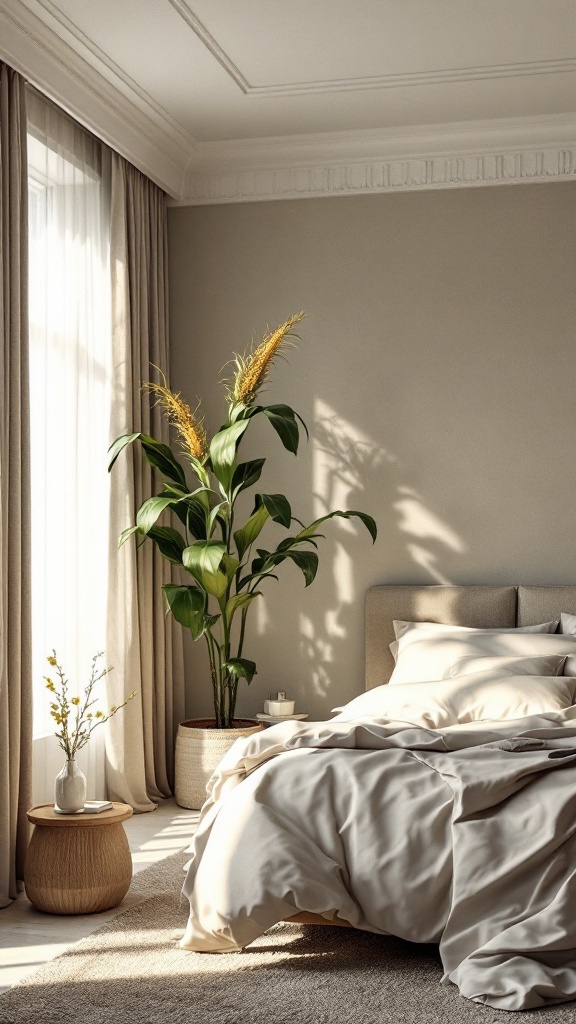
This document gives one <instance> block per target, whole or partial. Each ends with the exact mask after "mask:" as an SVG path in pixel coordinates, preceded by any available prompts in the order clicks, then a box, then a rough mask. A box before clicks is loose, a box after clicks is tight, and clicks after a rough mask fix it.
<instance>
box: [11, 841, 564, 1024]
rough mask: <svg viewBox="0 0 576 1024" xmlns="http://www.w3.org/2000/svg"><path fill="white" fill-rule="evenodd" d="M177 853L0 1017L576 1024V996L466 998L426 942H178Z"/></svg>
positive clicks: (284, 932)
mask: <svg viewBox="0 0 576 1024" xmlns="http://www.w3.org/2000/svg"><path fill="white" fill-rule="evenodd" d="M185 859H186V855H185V854H184V853H178V854H175V855H174V856H172V857H169V858H167V859H166V860H164V861H161V862H160V863H159V864H155V865H153V866H152V867H151V868H148V869H147V870H146V871H143V872H142V873H141V874H139V875H137V876H136V877H135V878H134V879H133V883H132V887H131V890H130V894H129V896H128V897H127V904H126V906H127V909H126V911H125V912H124V913H122V914H120V915H119V916H118V917H115V918H114V919H113V920H112V921H110V922H109V923H108V924H106V925H104V926H103V927H102V928H101V929H100V930H99V931H97V932H94V933H93V934H92V935H90V936H89V937H88V938H86V939H84V940H83V941H82V942H79V943H78V944H77V945H76V946H74V947H73V948H72V949H70V950H69V951H68V952H67V953H64V954H63V955H62V956H60V957H57V958H56V959H55V960H53V961H52V962H51V963H48V964H46V965H45V966H44V967H42V968H41V969H40V970H39V971H37V972H36V973H35V974H33V975H31V976H30V977H29V978H27V979H25V980H24V981H23V982H21V983H20V984H19V985H17V986H15V988H13V989H11V990H10V991H9V992H7V993H5V994H4V995H2V996H0V1024H135V1022H137V1024H468V1022H481V1021H482V1022H483V1024H494V1022H496V1021H498V1022H499V1024H500V1022H501V1021H504V1020H506V1021H508V1024H511V1021H513V1020H515V1019H517V1020H518V1024H524V1022H526V1021H536V1020H538V1021H540V1022H541V1024H576V1003H568V1004H565V1005H562V1006H553V1007H550V1008H547V1009H544V1010H529V1011H525V1012H523V1013H521V1014H519V1015H518V1017H517V1018H516V1015H515V1014H510V1013H506V1012H505V1011H497V1010H493V1009H491V1008H489V1007H485V1006H480V1005H478V1004H476V1003H470V1002H468V1001H467V1000H465V999H462V998H461V997H460V996H459V995H458V991H457V989H456V988H455V987H454V986H453V985H451V986H450V987H449V988H443V987H441V985H440V979H441V976H442V968H441V965H440V960H439V957H438V951H437V949H436V947H433V946H418V945H412V944H410V943H407V942H402V941H400V940H398V939H392V938H388V937H383V936H378V935H371V934H369V933H368V932H357V931H353V930H352V929H350V930H348V929H345V928H330V927H321V926H313V925H306V926H302V925H289V924H280V925H277V926H276V927H275V928H273V929H271V930H270V931H269V932H267V933H266V935H263V936H262V937H261V938H260V939H258V940H257V941H256V942H254V943H253V944H252V945H251V946H250V947H249V948H248V949H246V950H245V951H244V952H242V953H227V954H224V955H222V954H220V955H219V954H214V955H211V954H200V953H187V952H183V951H182V950H180V949H178V947H177V940H178V939H179V938H180V936H181V934H182V932H183V930H184V925H185V922H186V916H187V910H188V904H187V902H186V901H181V899H180V887H181V884H182V880H183V872H182V865H183V864H184V862H185Z"/></svg>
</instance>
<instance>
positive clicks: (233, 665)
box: [109, 313, 376, 807]
mask: <svg viewBox="0 0 576 1024" xmlns="http://www.w3.org/2000/svg"><path fill="white" fill-rule="evenodd" d="M303 315H304V314H303V313H297V314H296V315H295V316H292V317H290V318H289V319H288V320H287V321H286V322H285V323H283V324H281V325H280V326H279V327H278V328H277V329H276V330H275V331H272V332H270V333H267V334H266V335H265V337H264V339H263V341H262V342H261V343H260V344H259V345H258V346H257V347H256V348H254V349H253V350H251V351H250V352H249V353H248V354H246V355H245V356H236V358H235V363H234V373H233V377H232V380H231V381H229V382H227V391H226V404H227V409H228V414H227V418H226V422H225V423H224V424H223V426H222V427H220V429H219V430H218V431H217V433H216V434H214V436H213V437H212V439H211V440H209V439H208V436H207V434H206V430H205V428H204V424H203V419H202V416H201V415H200V412H199V409H198V408H196V410H195V411H194V412H192V410H191V409H190V407H189V405H188V404H187V403H186V402H185V401H184V400H183V399H182V397H181V396H180V394H176V393H174V392H172V391H171V390H170V389H169V388H168V387H167V385H166V381H165V379H164V378H163V381H162V383H161V384H155V383H147V384H145V385H144V386H145V387H146V388H147V389H148V390H149V391H150V392H151V393H152V394H153V395H154V396H155V397H156V399H157V401H158V402H159V403H160V405H161V407H162V409H163V410H164V412H165V413H166V415H167V417H168V420H169V422H170V423H171V425H172V426H173V427H174V428H175V430H176V433H177V435H178V440H179V445H180V452H179V458H177V457H176V455H175V454H174V452H173V450H172V448H171V447H169V446H168V445H166V444H162V443H161V442H160V441H157V440H156V439H155V438H153V437H149V436H147V435H144V434H142V433H140V432H137V433H132V434H125V435H123V436H122V437H119V438H118V439H117V440H116V441H115V442H114V444H113V445H112V446H111V448H110V456H111V457H110V466H109V468H110V469H112V467H113V465H114V463H115V461H116V459H117V458H118V456H119V454H120V453H121V452H122V451H123V449H124V448H126V447H127V446H128V445H130V444H132V443H133V442H135V441H138V442H139V443H140V445H141V448H142V451H143V453H144V456H145V457H146V459H147V460H148V462H149V463H150V464H151V465H152V466H153V467H154V468H155V469H156V470H158V472H159V473H160V475H161V477H162V480H163V486H162V489H161V491H160V493H159V494H157V495H155V496H153V497H150V498H148V499H147V500H146V501H144V503H143V504H142V506H141V507H140V509H139V510H138V513H137V516H136V523H135V525H134V526H131V527H129V528H128V529H127V530H125V531H124V532H123V534H122V536H121V537H120V541H119V544H123V543H124V542H125V541H126V540H127V539H128V538H129V537H131V536H132V534H138V535H140V536H141V537H143V538H147V539H149V540H151V541H152V542H153V543H155V544H157V546H158V548H159V549H160V551H161V553H162V555H163V556H164V557H165V558H167V559H168V560H169V561H170V562H172V563H173V564H174V565H177V566H180V567H181V568H182V569H183V570H184V571H185V572H186V573H188V574H189V577H191V579H190V581H189V582H187V583H184V584H165V585H164V587H163V590H164V594H165V597H166V601H167V605H168V607H169V609H170V611H171V612H172V614H173V615H174V617H175V619H176V620H177V621H178V622H179V623H180V624H181V625H182V626H184V627H185V628H186V629H189V630H190V632H191V634H192V637H193V639H194V640H200V639H203V640H204V642H205V643H206V646H207V649H208V658H209V664H210V675H211V680H212V691H213V697H214V720H213V721H205V720H203V721H197V722H185V723H182V724H181V725H180V727H179V730H178V737H177V742H176V800H177V802H178V803H179V804H181V805H182V806H185V807H198V806H201V804H202V802H203V800H204V795H205V785H206V781H207V779H208V778H209V776H210V774H211V769H210V768H206V769H205V771H204V773H203V775H202V777H198V778H197V779H196V780H193V779H191V778H189V776H190V774H191V773H190V772H187V771H186V769H185V768H183V766H182V762H183V761H184V760H190V761H191V762H195V763H197V765H198V766H199V765H200V763H201V762H203V763H204V765H205V766H206V762H207V757H206V750H204V751H203V752H202V755H201V756H200V752H199V751H198V750H197V749H196V748H194V749H195V751H196V752H195V753H194V754H191V753H190V751H191V749H192V748H191V743H193V742H194V743H196V744H198V743H200V742H201V741H202V742H203V743H204V744H209V745H210V746H211V747H213V748H214V750H213V755H212V763H213V767H215V766H216V764H217V763H218V760H220V758H221V757H222V756H223V754H224V753H225V751H226V748H227V747H228V746H230V745H231V743H232V742H233V740H234V739H235V738H236V737H237V736H238V735H239V732H238V728H239V727H244V729H245V730H249V731H253V730H256V729H258V728H261V726H260V725H254V723H253V722H251V721H249V722H238V720H235V718H234V712H235V707H236V695H237V690H238V684H239V682H240V681H241V680H244V681H245V682H246V683H250V682H251V680H252V678H253V676H254V674H255V673H256V664H255V662H254V661H252V660H250V659H249V658H247V657H245V654H244V642H245V635H246V621H247V617H248V614H249V612H250V608H251V606H252V605H253V603H254V602H255V601H256V600H258V599H259V598H260V597H261V596H262V590H261V589H260V588H261V586H262V584H263V583H264V582H265V581H266V580H268V579H278V577H277V575H276V570H277V569H278V567H279V566H280V564H281V563H282V562H285V561H287V560H289V561H292V562H293V563H294V564H295V565H296V566H298V568H299V569H300V570H301V571H302V573H303V574H304V581H305V585H306V586H309V585H310V584H311V583H312V581H313V580H314V577H315V575H316V570H317V567H318V554H317V552H316V549H317V541H318V539H319V538H320V537H321V536H322V535H321V534H319V533H318V528H319V527H320V525H321V524H322V523H323V522H325V521H326V520H328V519H332V518H333V517H334V516H342V517H344V518H346V519H348V518H350V517H352V516H356V517H357V518H358V519H360V520H361V522H362V523H364V525H365V526H366V528H367V530H368V532H369V533H370V535H371V537H372V540H373V541H374V540H375V539H376V524H375V522H374V520H373V519H372V517H371V516H368V515H366V514H365V513H363V512H356V511H340V510H336V511H334V512H329V513H328V514H327V515H323V516H321V517H320V518H319V519H316V520H314V522H312V523H310V524H309V525H308V526H306V525H304V523H302V522H300V520H299V519H296V517H295V516H293V515H292V509H291V507H290V503H289V501H288V499H287V498H286V497H285V496H284V495H283V494H267V493H263V492H258V493H256V494H255V498H254V507H253V511H252V514H251V515H250V516H249V518H248V519H247V520H246V521H245V522H243V523H242V524H239V523H238V521H237V502H238V499H239V497H240V495H242V494H243V493H244V492H246V491H248V490H249V489H250V488H254V487H255V486H256V484H257V483H258V481H259V479H260V476H261V474H262V470H263V467H264V463H265V459H263V458H262V459H251V460H250V461H247V462H241V461H240V457H239V451H240V447H241V445H242V440H243V438H244V435H245V433H246V431H247V430H248V428H249V426H250V423H251V422H252V420H253V419H254V418H255V417H256V416H264V417H265V418H266V419H267V420H268V421H269V423H270V425H271V427H272V428H273V429H274V430H275V432H276V434H277V435H278V437H279V438H280V441H281V442H282V444H283V445H284V447H285V448H286V449H287V450H288V451H289V452H292V453H293V454H294V455H296V454H297V452H298V442H299V423H300V424H301V425H302V426H303V427H304V430H305V431H306V434H308V431H307V429H306V425H305V423H304V421H303V420H302V418H301V417H300V416H299V415H298V414H297V413H296V412H294V410H293V409H291V408H290V406H288V405H261V404H258V403H257V398H258V396H259V393H260V390H261V388H262V385H263V383H264V381H265V380H266V378H267V375H268V371H269V369H270V366H271V363H272V361H273V359H274V357H275V356H276V355H277V354H278V353H279V351H280V350H281V349H282V348H285V347H286V346H287V345H288V344H290V339H291V338H293V337H295V335H294V334H293V328H294V326H295V325H296V324H297V323H298V322H299V321H300V320H301V319H302V317H303ZM190 476H192V477H193V478H194V484H193V485H192V486H190V483H189V477H190ZM165 514H170V516H171V522H172V523H173V522H174V521H175V522H176V524H177V527H178V528H176V527H175V526H174V525H160V520H161V517H164V516H165ZM270 519H271V520H272V521H273V522H275V523H279V524H280V525H281V526H282V527H284V528H285V529H286V530H287V531H289V532H288V533H287V535H286V536H285V537H284V539H283V540H281V541H280V543H279V544H277V546H276V547H275V548H274V549H273V550H268V548H264V547H257V548H256V553H255V555H254V554H253V546H254V544H255V543H256V542H257V541H258V539H259V537H260V534H261V532H262V530H263V529H264V527H265V526H266V524H267V522H268V520H270ZM293 524H296V528H295V529H294V527H293ZM193 733H194V734H196V733H199V734H200V735H199V736H195V735H192V734H193ZM224 734H226V735H224ZM185 751H188V756H187V755H186V753H185ZM196 774H197V775H198V776H200V772H199V771H198V772H197V773H196Z"/></svg>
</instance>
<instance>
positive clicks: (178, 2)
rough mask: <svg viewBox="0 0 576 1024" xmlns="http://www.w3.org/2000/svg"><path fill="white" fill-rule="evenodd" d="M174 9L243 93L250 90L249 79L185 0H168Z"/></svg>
mask: <svg viewBox="0 0 576 1024" xmlns="http://www.w3.org/2000/svg"><path fill="white" fill-rule="evenodd" d="M168 2H169V3H170V4H172V7H173V8H174V10H175V11H176V12H177V13H178V14H179V15H180V17H181V18H182V20H183V21H185V22H186V24H187V25H188V28H191V29H192V31H193V32H194V33H195V34H196V35H197V36H198V39H199V40H200V42H201V43H203V44H204V46H205V47H206V49H208V50H210V53H211V54H212V56H213V57H214V58H215V59H216V60H217V61H218V63H219V64H220V66H221V67H223V68H224V70H225V71H226V72H227V73H228V74H229V75H230V78H232V79H233V80H234V81H235V82H236V85H237V86H239V87H240V89H241V90H242V92H243V93H249V92H252V88H253V87H252V86H251V85H250V83H249V81H248V80H247V79H246V78H245V77H244V75H243V74H242V72H241V71H240V69H239V68H237V67H236V65H235V63H234V61H232V60H230V57H229V56H228V54H227V53H225V52H224V50H223V49H222V47H221V46H219V45H218V43H217V42H216V40H215V39H214V36H213V35H212V34H211V33H210V32H209V31H208V29H207V28H206V26H205V25H203V24H202V22H201V21H200V18H198V17H197V16H196V15H195V14H194V12H193V11H191V10H190V8H189V6H188V4H187V3H185V0H168Z"/></svg>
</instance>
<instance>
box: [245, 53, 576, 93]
mask: <svg viewBox="0 0 576 1024" xmlns="http://www.w3.org/2000/svg"><path fill="white" fill-rule="evenodd" d="M567 71H570V72H574V71H576V58H573V57H566V58H564V59H562V60H538V61H525V62H523V63H517V64H489V65H486V66H480V67H471V68H441V69H438V70H435V71H412V72H405V73H401V74H397V75H373V76H371V77H369V78H334V79H328V80H326V81H320V82H294V83H293V84H292V83H287V84H277V85H250V86H249V87H248V89H247V90H246V91H247V93H248V95H249V96H250V95H253V96H304V95H308V94H311V93H324V92H350V91H352V90H356V89H364V90H365V89H397V88H399V87H406V86H414V85H439V84H442V83H445V82H477V81H480V80H482V79H484V78H517V77H519V76H523V75H551V74H559V73H562V72H567Z"/></svg>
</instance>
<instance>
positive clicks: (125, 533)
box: [118, 526, 140, 548]
mask: <svg viewBox="0 0 576 1024" xmlns="http://www.w3.org/2000/svg"><path fill="white" fill-rule="evenodd" d="M133 533H140V530H139V529H138V527H137V526H129V527H128V529H127V530H122V533H121V534H120V537H119V538H118V547H119V548H121V547H122V545H123V544H125V543H126V541H127V540H128V538H129V537H131V536H132V534H133Z"/></svg>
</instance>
